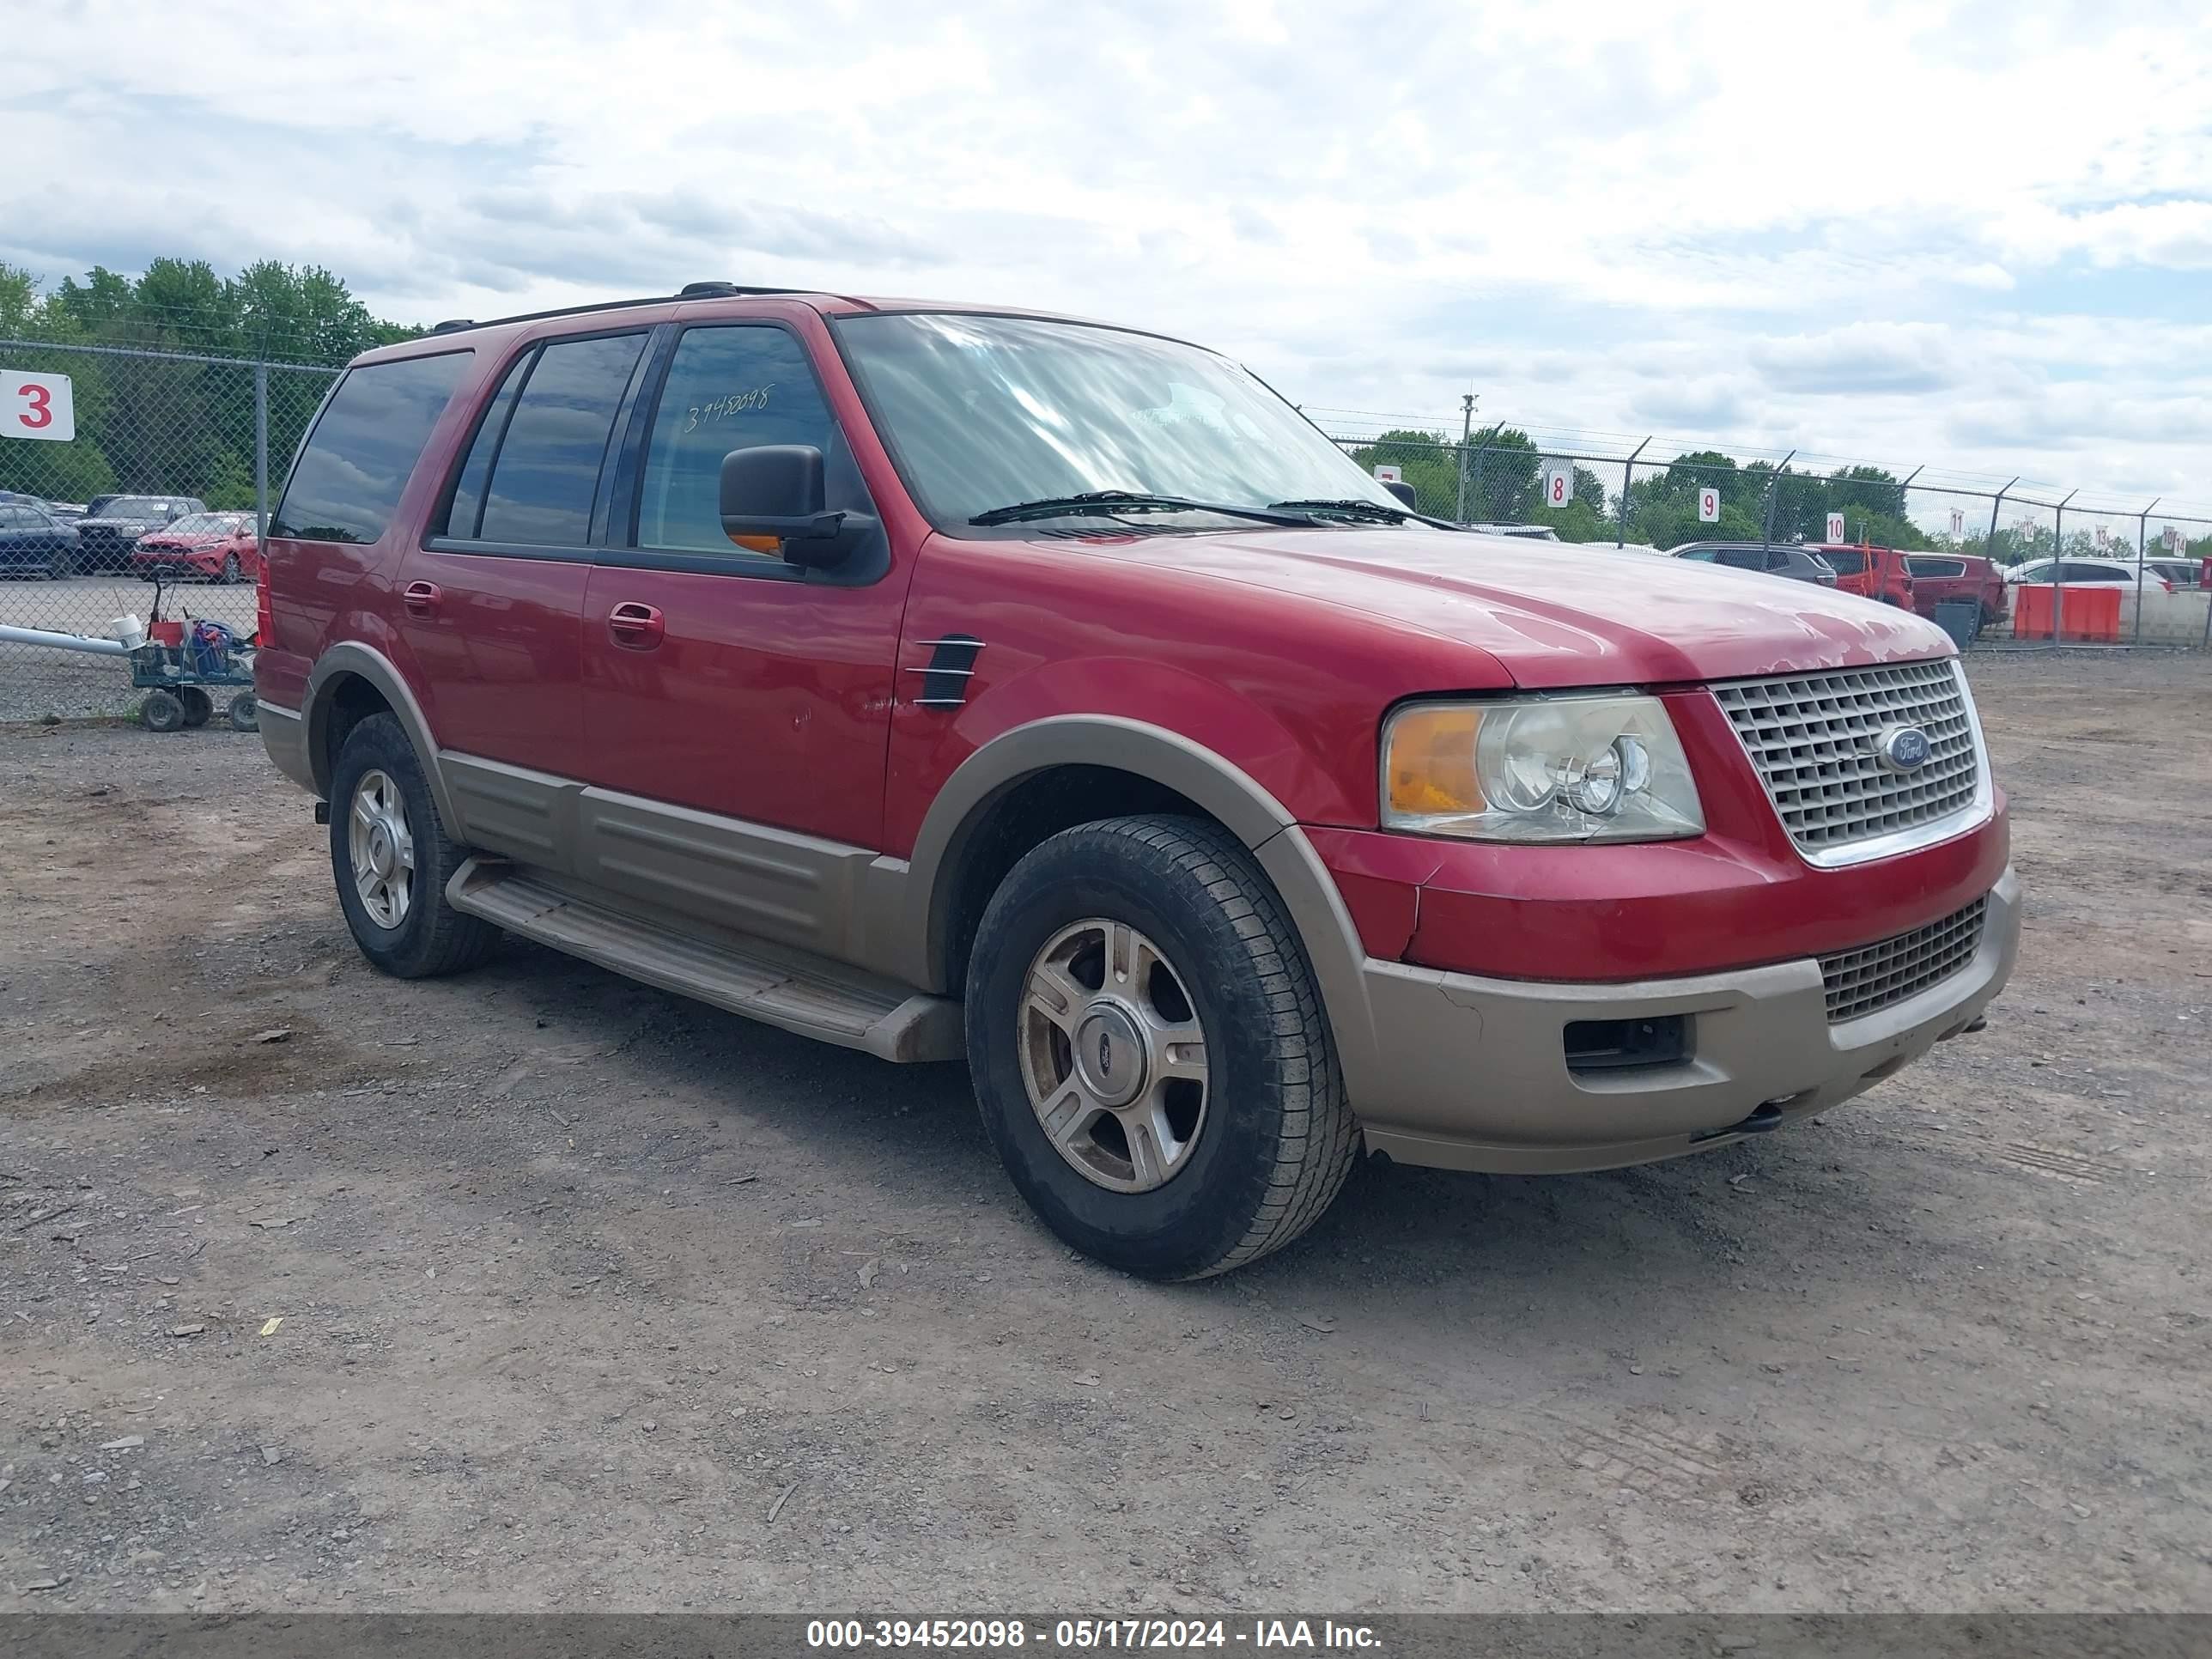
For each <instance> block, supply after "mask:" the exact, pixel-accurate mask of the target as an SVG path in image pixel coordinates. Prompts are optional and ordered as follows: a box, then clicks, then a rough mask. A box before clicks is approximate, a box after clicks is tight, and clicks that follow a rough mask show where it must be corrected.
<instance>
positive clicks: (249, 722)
mask: <svg viewBox="0 0 2212 1659" xmlns="http://www.w3.org/2000/svg"><path fill="white" fill-rule="evenodd" d="M224 712H225V714H227V715H228V719H229V720H230V726H231V730H233V731H234V732H258V731H259V730H260V729H261V705H260V704H259V703H258V702H254V701H253V693H252V692H251V691H241V692H240V693H239V694H238V695H237V696H234V697H233V698H232V699H231V700H230V706H229V707H228V708H227V709H226V710H225V711H224Z"/></svg>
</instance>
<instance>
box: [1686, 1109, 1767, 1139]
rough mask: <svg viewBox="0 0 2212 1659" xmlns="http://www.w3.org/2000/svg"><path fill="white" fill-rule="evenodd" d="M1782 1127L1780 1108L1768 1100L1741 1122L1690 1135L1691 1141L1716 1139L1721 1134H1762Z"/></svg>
mask: <svg viewBox="0 0 2212 1659" xmlns="http://www.w3.org/2000/svg"><path fill="white" fill-rule="evenodd" d="M1780 1127H1782V1109H1781V1108H1780V1107H1779V1106H1778V1105H1776V1104H1775V1103H1773V1102H1772V1101H1771V1100H1770V1101H1768V1102H1767V1103H1765V1105H1764V1106H1761V1107H1760V1108H1759V1109H1758V1110H1757V1111H1755V1112H1753V1114H1752V1115H1750V1116H1749V1117H1747V1118H1746V1119H1744V1121H1742V1122H1741V1123H1731V1124H1729V1126H1728V1127H1727V1128H1725V1129H1708V1130H1706V1131H1705V1133H1703V1134H1699V1135H1692V1137H1691V1139H1692V1141H1699V1140H1717V1139H1720V1138H1721V1137H1722V1136H1723V1135H1763V1134H1765V1133H1767V1132H1768V1131H1770V1130H1772V1129H1778V1128H1780Z"/></svg>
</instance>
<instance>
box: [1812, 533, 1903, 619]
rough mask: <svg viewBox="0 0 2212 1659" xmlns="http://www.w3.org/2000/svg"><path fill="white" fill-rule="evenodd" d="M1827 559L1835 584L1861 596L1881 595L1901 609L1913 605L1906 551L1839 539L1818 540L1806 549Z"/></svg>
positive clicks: (1884, 599)
mask: <svg viewBox="0 0 2212 1659" xmlns="http://www.w3.org/2000/svg"><path fill="white" fill-rule="evenodd" d="M1807 551H1808V552H1813V553H1817V554H1819V555H1820V556H1821V557H1822V558H1824V559H1826V561H1827V562H1828V566H1829V568H1831V569H1832V570H1833V571H1834V572H1835V573H1836V586H1838V587H1840V588H1842V589H1843V590H1844V592H1846V593H1856V594H1857V595H1858V596H1859V597H1860V598H1861V599H1880V600H1881V602H1882V603H1883V604H1884V605H1895V606H1897V607H1898V608H1899V610H1901V611H1910V610H1911V609H1912V608H1913V607H1912V573H1911V571H1910V570H1909V569H1907V568H1905V555H1904V554H1902V553H1900V552H1899V551H1898V550H1896V549H1895V548H1893V547H1869V546H1866V545H1864V544H1861V545H1859V546H1857V547H1849V546H1845V545H1844V544H1843V543H1841V542H1817V543H1814V544H1812V545H1811V546H1810V547H1808V549H1807Z"/></svg>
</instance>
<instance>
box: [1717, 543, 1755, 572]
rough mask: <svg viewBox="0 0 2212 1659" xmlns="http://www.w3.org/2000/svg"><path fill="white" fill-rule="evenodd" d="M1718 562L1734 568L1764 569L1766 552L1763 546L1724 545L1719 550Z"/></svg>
mask: <svg viewBox="0 0 2212 1659" xmlns="http://www.w3.org/2000/svg"><path fill="white" fill-rule="evenodd" d="M1720 562H1722V563H1723V564H1724V565H1727V566H1729V568H1731V569H1735V570H1764V569H1765V568H1766V553H1765V549H1763V548H1757V547H1724V548H1723V549H1721V551H1720Z"/></svg>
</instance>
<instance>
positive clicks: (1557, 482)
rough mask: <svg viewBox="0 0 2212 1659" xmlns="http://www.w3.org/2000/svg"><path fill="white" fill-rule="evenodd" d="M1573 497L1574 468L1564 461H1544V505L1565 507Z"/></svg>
mask: <svg viewBox="0 0 2212 1659" xmlns="http://www.w3.org/2000/svg"><path fill="white" fill-rule="evenodd" d="M1574 498H1575V470H1574V468H1572V467H1571V466H1569V465H1567V464H1566V463H1565V461H1547V462H1545V463H1544V505H1545V506H1547V507H1565V505H1566V504H1567V503H1568V502H1569V501H1572V500H1574Z"/></svg>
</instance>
